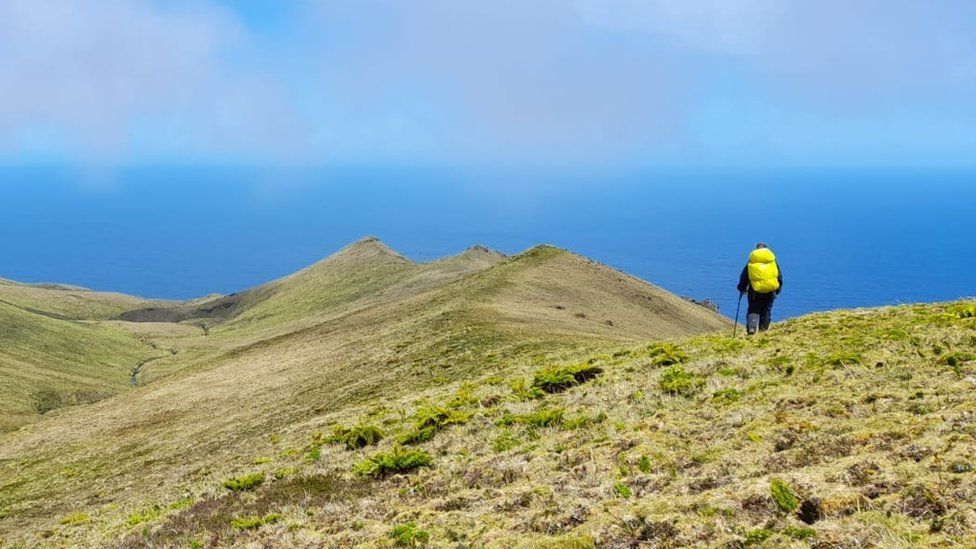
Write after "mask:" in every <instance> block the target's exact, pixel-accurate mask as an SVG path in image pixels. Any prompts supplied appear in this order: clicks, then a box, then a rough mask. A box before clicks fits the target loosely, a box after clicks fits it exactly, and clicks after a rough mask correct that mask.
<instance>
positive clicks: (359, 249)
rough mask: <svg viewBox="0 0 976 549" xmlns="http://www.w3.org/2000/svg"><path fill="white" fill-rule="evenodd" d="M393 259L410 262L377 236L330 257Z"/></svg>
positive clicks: (367, 238) (354, 244) (367, 237)
mask: <svg viewBox="0 0 976 549" xmlns="http://www.w3.org/2000/svg"><path fill="white" fill-rule="evenodd" d="M384 256H385V257H392V258H396V259H399V260H402V261H408V262H409V261H410V260H409V259H407V258H406V257H404V256H402V255H400V253H398V252H397V251H396V250H394V249H393V248H390V247H389V246H387V245H386V244H384V243H383V241H381V240H380V239H379V238H377V237H375V236H365V237H363V238H360V239H359V240H357V241H355V242H353V243H352V244H349V245H347V246H346V247H344V248H342V249H341V250H339V251H338V252H336V253H334V254H332V255H331V256H329V257H328V259H327V260H329V259H338V258H367V257H384Z"/></svg>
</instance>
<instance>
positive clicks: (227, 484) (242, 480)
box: [224, 473, 264, 492]
mask: <svg viewBox="0 0 976 549" xmlns="http://www.w3.org/2000/svg"><path fill="white" fill-rule="evenodd" d="M263 482H264V473H251V474H250V475H244V476H240V477H234V478H231V479H227V480H225V481H224V488H227V489H228V490H230V491H231V492H246V491H248V490H253V489H255V488H257V487H258V486H261V484H262V483H263Z"/></svg>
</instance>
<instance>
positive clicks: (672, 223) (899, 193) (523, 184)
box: [0, 166, 976, 319]
mask: <svg viewBox="0 0 976 549" xmlns="http://www.w3.org/2000/svg"><path fill="white" fill-rule="evenodd" d="M365 235H375V236H378V237H380V238H381V239H382V240H383V241H384V242H386V243H387V244H388V245H390V246H391V247H393V248H395V249H396V250H398V251H399V252H401V253H402V254H404V255H406V256H408V257H410V258H412V259H415V260H418V261H429V260H433V259H436V258H438V257H441V256H444V255H449V254H454V253H457V252H459V251H461V250H463V249H464V248H466V247H468V246H470V245H472V244H484V245H487V246H489V247H492V248H495V249H498V250H501V251H503V252H505V253H517V252H519V251H521V250H523V249H525V248H527V247H529V246H532V245H534V244H537V243H550V244H554V245H556V246H560V247H564V248H568V249H570V250H573V251H575V252H578V253H581V254H584V255H586V256H589V257H592V258H594V259H597V260H599V261H602V262H604V263H607V264H609V265H611V266H613V267H616V268H619V269H621V270H623V271H626V272H628V273H631V274H633V275H636V276H638V277H640V278H643V279H645V280H648V281H650V282H653V283H654V284H657V285H659V286H662V287H664V288H666V289H668V290H670V291H672V292H675V293H677V294H680V295H683V296H688V297H694V298H696V299H705V298H710V299H712V300H713V301H715V302H716V303H717V304H718V305H719V306H720V308H721V311H722V312H723V313H725V314H727V315H730V316H731V315H733V314H734V312H735V305H736V298H737V297H738V294H737V292H736V290H735V284H736V282H737V278H738V275H739V271H740V270H741V268H742V266H743V264H744V262H745V258H746V256H747V254H748V253H749V251H750V250H751V249H752V247H753V246H754V245H755V243H756V242H758V241H763V242H767V243H768V244H769V246H770V247H771V248H772V249H773V250H774V251H775V252H776V254H777V256H778V257H779V261H780V265H781V267H782V270H783V273H784V278H785V281H784V291H783V293H782V295H781V296H780V298H779V299H778V300H777V303H776V307H775V309H774V319H777V318H778V319H783V318H786V317H792V316H796V315H801V314H804V313H808V312H812V311H822V310H828V309H835V308H847V307H862V306H875V305H889V304H898V303H909V302H920V301H937V300H950V299H956V298H959V297H964V296H972V295H976V236H974V235H976V173H974V172H964V171H949V170H945V171H908V170H898V171H884V170H812V169H811V170H790V171H758V170H753V171H746V170H727V171H714V172H696V173H690V172H688V171H681V172H678V171H674V172H671V171H667V170H642V171H612V170H602V171H601V170H590V171H575V170H574V171H568V170H556V169H521V168H520V169H481V170H472V169H449V168H416V167H406V168H405V167H396V168H393V167H390V168H377V167H354V166H353V167H341V168H323V169H315V170H308V169H302V170H299V169H294V170H285V169H273V170H272V169H265V168H242V167H235V168H217V167H204V168H201V167H186V168H169V167H167V168H161V167H140V168H130V169H114V170H94V169H93V170H78V169H68V168H36V167H32V168H4V169H3V170H0V277H3V278H10V279H14V280H19V281H25V282H62V283H69V284H76V285H80V286H85V287H89V288H93V289H98V290H113V291H120V292H125V293H130V294H136V295H141V296H146V297H158V298H172V299H186V298H192V297H198V296H202V295H205V294H209V293H214V292H218V293H230V292H234V291H238V290H241V289H244V288H247V287H250V286H253V285H255V284H259V283H262V282H265V281H268V280H271V279H274V278H277V277H280V276H282V275H285V274H288V273H291V272H293V271H295V270H297V269H300V268H302V267H304V266H306V265H308V264H310V263H312V262H315V261H317V260H319V259H321V258H323V257H325V256H327V255H329V254H330V253H332V252H334V251H336V250H338V249H339V248H341V247H342V246H344V245H345V244H348V243H349V242H352V241H354V240H356V239H358V238H360V237H362V236H365Z"/></svg>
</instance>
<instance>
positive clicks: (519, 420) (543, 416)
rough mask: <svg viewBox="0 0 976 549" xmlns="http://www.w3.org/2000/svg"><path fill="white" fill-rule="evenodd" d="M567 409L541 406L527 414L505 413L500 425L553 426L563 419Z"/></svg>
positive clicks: (499, 422)
mask: <svg viewBox="0 0 976 549" xmlns="http://www.w3.org/2000/svg"><path fill="white" fill-rule="evenodd" d="M565 414H566V411H565V410H563V409H562V408H540V409H539V410H536V411H534V412H529V413H527V414H505V415H504V416H502V418H501V419H499V420H498V424H499V425H515V424H520V425H528V426H530V427H551V426H553V425H559V424H561V423H562V421H563V417H564V416H565Z"/></svg>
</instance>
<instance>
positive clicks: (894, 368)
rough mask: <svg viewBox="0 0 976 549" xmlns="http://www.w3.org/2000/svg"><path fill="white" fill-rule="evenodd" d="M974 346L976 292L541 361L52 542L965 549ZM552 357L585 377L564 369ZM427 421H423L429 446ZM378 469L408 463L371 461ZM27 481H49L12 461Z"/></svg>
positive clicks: (248, 460) (92, 521) (295, 446)
mask: <svg viewBox="0 0 976 549" xmlns="http://www.w3.org/2000/svg"><path fill="white" fill-rule="evenodd" d="M974 353H976V305H974V304H973V303H972V302H968V303H954V304H943V305H917V306H903V307H897V308H886V309H877V310H865V311H841V312H836V313H828V314H819V315H812V316H809V317H805V318H801V319H796V320H792V321H789V322H786V323H783V324H780V325H777V326H776V327H775V328H774V330H773V331H772V332H770V333H768V334H765V335H762V336H759V337H757V338H755V339H751V340H746V339H737V340H732V339H730V338H728V337H727V336H723V335H713V336H705V337H697V338H692V339H684V340H680V341H674V342H672V343H671V344H642V345H639V346H633V347H625V348H620V349H618V350H617V351H615V352H613V353H608V354H596V355H588V354H581V355H580V356H579V357H577V360H575V361H562V360H554V359H543V358H542V357H537V358H536V359H535V360H531V361H527V362H524V363H521V364H520V365H519V366H518V367H517V368H515V369H514V370H511V371H506V372H505V374H504V375H499V374H497V373H494V372H485V373H484V375H482V376H480V377H477V378H475V379H472V380H470V381H468V382H458V383H457V384H454V385H451V386H448V387H444V386H442V387H436V388H432V389H429V390H426V391H421V392H417V393H411V394H409V395H404V396H402V397H401V398H398V399H392V400H384V401H372V402H369V403H363V405H361V406H352V407H349V408H346V409H343V410H339V411H330V410H322V412H321V416H319V417H315V418H311V419H310V421H308V422H307V423H305V424H294V425H291V426H288V427H285V428H282V429H274V430H268V431H264V432H262V433H260V434H261V435H263V437H264V440H261V441H260V442H256V439H254V440H255V442H253V443H251V444H247V445H241V446H238V447H236V448H235V449H234V451H235V452H237V453H238V454H240V456H239V457H238V458H237V459H234V460H232V463H231V462H225V463H221V464H219V465H216V466H215V467H213V468H211V469H208V470H205V471H200V470H190V469H189V468H187V470H186V471H185V475H184V476H183V477H181V478H180V479H179V480H174V479H167V478H165V477H158V476H156V475H153V476H151V477H150V478H149V479H147V482H145V483H143V484H139V485H138V486H139V489H140V490H139V494H140V495H142V496H144V497H145V499H143V500H142V501H138V502H136V501H127V502H125V503H124V504H119V503H118V500H115V502H114V503H109V502H108V501H106V500H99V499H97V498H96V499H95V500H92V499H85V498H82V497H73V498H71V499H70V500H69V501H68V502H67V505H65V506H63V507H61V508H59V509H58V510H59V511H60V512H61V513H63V514H62V520H61V524H56V523H54V522H53V521H52V522H49V523H48V524H50V526H49V528H50V530H48V532H47V535H49V536H50V537H49V538H47V539H48V541H49V542H60V541H74V542H78V541H86V542H95V541H98V540H104V539H109V538H111V537H112V536H117V535H124V534H125V533H126V532H128V537H127V538H126V542H125V543H126V545H128V546H132V547H137V546H143V545H145V544H147V543H152V544H156V545H164V544H165V545H174V546H179V545H181V544H191V543H193V542H194V541H196V542H201V543H203V542H205V543H208V544H212V545H216V546H223V545H232V544H238V545H244V544H247V543H253V544H282V545H289V546H292V545H294V546H306V545H312V546H316V545H319V544H325V545H329V546H353V545H357V544H366V545H380V546H383V545H393V544H394V543H397V542H402V543H403V544H405V545H411V544H417V545H423V544H425V543H430V544H431V545H434V546H458V545H461V546H465V545H474V546H483V545H489V546H498V547H511V546H527V547H567V546H572V547H589V546H594V545H598V546H606V547H629V546H633V545H636V544H642V543H643V544H648V545H651V546H654V545H696V546H725V547H743V546H767V547H786V546H795V547H804V546H819V547H864V546H878V547H916V546H929V545H942V546H960V547H963V546H972V545H973V544H974V543H976V534H974V532H976V475H974V473H973V466H974V462H973V460H974V458H973V456H974V452H976V422H974V417H976V399H974V397H973V391H974V383H976V362H974V358H976V354H974ZM560 365H562V366H568V365H578V366H574V368H572V369H564V370H562V371H563V372H564V373H565V372H576V373H577V374H581V373H584V372H586V371H587V369H589V375H580V376H579V381H572V382H565V377H562V378H561V377H560V376H559V375H557V374H559V373H560V371H559V370H558V369H557V370H553V369H552V368H553V367H554V366H555V367H557V368H558V367H559V366H560ZM594 368H596V369H598V370H599V371H597V370H594ZM554 379H563V380H564V383H562V384H558V383H557V384H555V385H553V383H552V381H553V380H554ZM574 385H575V386H574ZM541 388H547V389H549V390H552V391H558V392H552V393H549V392H545V391H542V390H540V389H541ZM170 413H175V412H170ZM424 425H427V426H432V427H433V429H432V433H431V434H430V437H429V439H428V440H423V439H419V440H418V438H417V436H416V433H417V429H418V427H419V426H424ZM333 426H338V427H340V428H339V429H337V430H335V432H336V434H337V435H343V436H341V437H335V438H333V437H334V435H332V434H331V433H332V432H333V429H332V427H333ZM357 426H358V427H357ZM372 427H376V428H377V429H378V430H379V431H381V432H382V434H383V435H385V436H383V438H382V439H381V440H379V442H378V443H375V445H374V444H370V443H369V442H370V439H369V438H355V437H349V436H347V433H348V431H346V429H349V428H353V431H354V432H362V433H366V432H367V431H369V428H372ZM238 428H240V429H246V428H248V426H244V425H239V426H238ZM374 433H375V431H374ZM398 439H399V440H400V441H401V443H402V444H403V445H401V443H398V442H397V441H398ZM201 440H205V439H201ZM333 440H334V441H335V442H334V443H333V442H332V441H333ZM344 441H353V442H344ZM360 441H362V443H363V444H365V446H364V447H363V448H358V449H357V448H354V449H349V448H350V447H354V446H358V444H359V442H360ZM407 442H412V444H409V445H408V444H407ZM214 449H215V450H217V451H220V448H214ZM410 452H417V453H416V454H410ZM231 453H232V452H226V454H228V456H229V454H231ZM381 456H385V457H384V458H383V459H381ZM3 457H4V458H6V459H7V460H10V459H12V456H11V453H10V452H9V451H7V452H5V453H4V454H3ZM142 459H145V460H147V461H146V462H147V463H152V462H153V460H155V459H158V456H157V455H156V454H153V453H149V454H144V455H142ZM370 460H372V461H370ZM4 463H5V464H10V463H11V462H10V461H5V462H4ZM59 465H60V466H62V467H69V468H71V467H72V465H71V464H70V463H62V464H59ZM378 465H380V466H390V467H396V466H400V467H404V468H407V467H411V466H413V467H415V468H412V469H407V470H404V471H401V472H396V471H393V472H389V473H385V474H384V473H377V474H375V475H370V474H368V472H369V471H375V470H376V467H377V466H378ZM173 466H174V467H178V466H179V465H178V464H173ZM74 467H79V465H77V464H76V465H74ZM13 471H19V472H20V473H21V475H24V474H25V473H27V474H31V473H34V472H36V471H34V470H31V469H28V471H25V470H23V469H21V468H20V467H10V466H9V465H5V469H4V470H3V472H4V473H8V472H13ZM72 471H74V472H73V473H72V474H79V473H78V472H77V469H72ZM102 474H104V475H106V476H107V475H110V474H114V470H112V469H106V470H105V471H103V473H102ZM232 477H234V478H237V480H236V481H235V483H225V482H224V481H226V480H228V479H230V478H232ZM4 478H7V477H4ZM157 481H158V482H163V483H164V484H166V485H165V486H159V485H158V482H157ZM18 482H19V483H23V484H18ZM29 483H30V481H29V480H27V479H25V478H23V477H21V479H20V480H18V481H15V482H14V483H12V485H8V486H6V487H5V488H4V490H3V493H4V494H13V493H14V492H16V491H17V489H18V487H19V486H22V485H25V484H29ZM225 485H226V486H230V487H231V488H233V489H231V488H228V487H226V486H225ZM102 497H105V496H104V494H103V495H102ZM6 501H8V502H9V501H10V499H9V496H8V499H7V500H6ZM8 508H9V503H8ZM14 513H16V511H14ZM19 520H23V519H22V518H21V519H19ZM17 521H18V519H14V518H12V517H11V518H8V519H5V520H4V523H3V524H4V526H5V527H6V528H8V530H12V528H11V526H12V525H13V524H16V523H17ZM14 535H15V536H16V538H17V539H19V538H21V536H22V535H23V531H21V532H20V533H17V534H14ZM27 539H29V537H28V538H27ZM35 539H36V538H35Z"/></svg>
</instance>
